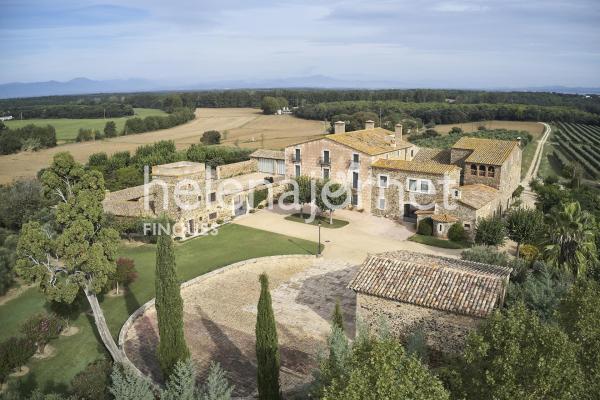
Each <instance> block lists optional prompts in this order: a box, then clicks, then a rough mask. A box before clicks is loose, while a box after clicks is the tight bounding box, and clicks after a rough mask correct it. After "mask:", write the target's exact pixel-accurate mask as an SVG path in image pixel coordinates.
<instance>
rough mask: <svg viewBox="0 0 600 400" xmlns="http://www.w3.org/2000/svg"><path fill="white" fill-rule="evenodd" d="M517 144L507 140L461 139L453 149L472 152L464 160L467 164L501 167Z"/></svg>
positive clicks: (464, 137)
mask: <svg viewBox="0 0 600 400" xmlns="http://www.w3.org/2000/svg"><path fill="white" fill-rule="evenodd" d="M517 146H519V142H513V141H508V140H495V139H482V138H474V137H466V136H463V137H461V138H460V139H459V140H458V142H456V143H454V145H453V146H452V148H453V149H464V150H473V152H472V153H471V154H470V155H469V156H468V157H467V158H466V159H465V161H466V162H469V163H477V164H490V165H502V163H503V162H504V161H506V159H507V158H508V156H509V155H510V153H511V152H512V151H513V149H514V148H515V147H517Z"/></svg>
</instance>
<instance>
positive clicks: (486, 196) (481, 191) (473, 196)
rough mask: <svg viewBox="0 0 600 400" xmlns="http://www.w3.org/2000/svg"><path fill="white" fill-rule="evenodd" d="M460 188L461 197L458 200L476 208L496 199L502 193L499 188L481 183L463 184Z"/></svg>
mask: <svg viewBox="0 0 600 400" xmlns="http://www.w3.org/2000/svg"><path fill="white" fill-rule="evenodd" d="M459 189H460V199H458V201H460V202H461V203H463V204H465V205H467V206H469V207H471V208H474V209H476V210H479V209H480V208H481V207H483V206H485V205H487V204H489V203H490V202H492V201H494V200H496V199H497V198H498V196H499V195H500V191H499V190H498V189H494V188H493V187H491V186H487V185H482V184H480V183H476V184H473V185H465V186H461V187H460V188H459Z"/></svg>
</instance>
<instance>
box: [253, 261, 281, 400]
mask: <svg viewBox="0 0 600 400" xmlns="http://www.w3.org/2000/svg"><path fill="white" fill-rule="evenodd" d="M256 361H257V375H258V379H257V382H258V398H259V399H261V400H277V399H279V398H281V394H280V391H279V343H278V341H277V326H276V325H275V315H274V314H273V305H272V304H271V294H270V293H269V278H268V277H267V275H266V274H264V273H263V274H261V275H260V298H259V299H258V314H257V316H256Z"/></svg>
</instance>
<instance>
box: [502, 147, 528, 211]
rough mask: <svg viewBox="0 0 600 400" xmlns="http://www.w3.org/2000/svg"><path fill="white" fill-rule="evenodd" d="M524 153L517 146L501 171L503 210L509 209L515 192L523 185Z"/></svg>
mask: <svg viewBox="0 0 600 400" xmlns="http://www.w3.org/2000/svg"><path fill="white" fill-rule="evenodd" d="M522 161H523V152H522V151H521V148H520V147H519V146H515V148H514V149H513V151H512V152H511V153H510V156H509V157H508V158H507V159H506V161H504V164H502V167H501V170H500V188H499V190H500V192H501V193H502V199H503V204H502V207H503V209H505V208H507V207H508V205H509V202H510V199H511V196H512V194H513V192H514V191H515V190H516V189H517V187H518V186H519V185H520V184H521V163H522Z"/></svg>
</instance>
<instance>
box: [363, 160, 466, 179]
mask: <svg viewBox="0 0 600 400" xmlns="http://www.w3.org/2000/svg"><path fill="white" fill-rule="evenodd" d="M371 166H372V167H374V168H383V169H394V170H399V171H410V172H422V173H426V174H435V175H444V174H450V173H452V172H457V171H460V167H458V166H456V165H451V164H438V163H433V162H418V161H406V160H394V159H383V158H380V159H378V160H377V161H375V162H374V163H373V164H371Z"/></svg>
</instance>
